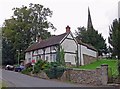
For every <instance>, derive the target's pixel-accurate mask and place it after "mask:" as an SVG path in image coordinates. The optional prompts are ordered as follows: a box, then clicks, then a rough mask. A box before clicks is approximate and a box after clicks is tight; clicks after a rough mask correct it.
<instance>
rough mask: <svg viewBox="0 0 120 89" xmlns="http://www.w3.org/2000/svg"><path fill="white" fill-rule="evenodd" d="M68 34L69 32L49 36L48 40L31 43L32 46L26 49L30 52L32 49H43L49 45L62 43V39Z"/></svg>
mask: <svg viewBox="0 0 120 89" xmlns="http://www.w3.org/2000/svg"><path fill="white" fill-rule="evenodd" d="M67 34H68V33H64V34H61V35H57V36H53V37H50V38H48V39H46V40H42V41H41V42H36V43H34V44H33V45H31V46H30V47H28V48H27V49H26V50H25V51H26V52H29V51H32V50H36V49H41V48H45V47H48V46H52V45H56V44H60V41H61V40H62V39H63V38H64V37H65V36H66V35H67Z"/></svg>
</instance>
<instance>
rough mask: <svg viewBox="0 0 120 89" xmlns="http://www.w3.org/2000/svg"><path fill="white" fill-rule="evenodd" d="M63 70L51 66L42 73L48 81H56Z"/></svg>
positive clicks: (59, 67)
mask: <svg viewBox="0 0 120 89" xmlns="http://www.w3.org/2000/svg"><path fill="white" fill-rule="evenodd" d="M64 70H65V68H64V67H61V66H52V67H51V68H50V69H45V70H44V72H45V73H46V74H47V76H48V77H49V78H50V79H57V78H59V77H61V76H62V74H63V73H64Z"/></svg>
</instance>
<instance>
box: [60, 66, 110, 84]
mask: <svg viewBox="0 0 120 89" xmlns="http://www.w3.org/2000/svg"><path fill="white" fill-rule="evenodd" d="M61 80H62V81H71V82H74V83H80V84H90V85H106V84H107V81H108V66H107V65H101V67H100V68H96V69H95V70H80V69H67V70H66V71H65V72H64V73H63V75H62V77H61Z"/></svg>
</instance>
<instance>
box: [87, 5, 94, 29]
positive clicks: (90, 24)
mask: <svg viewBox="0 0 120 89" xmlns="http://www.w3.org/2000/svg"><path fill="white" fill-rule="evenodd" d="M88 29H93V24H92V19H91V15H90V9H89V7H88V22H87V30H88Z"/></svg>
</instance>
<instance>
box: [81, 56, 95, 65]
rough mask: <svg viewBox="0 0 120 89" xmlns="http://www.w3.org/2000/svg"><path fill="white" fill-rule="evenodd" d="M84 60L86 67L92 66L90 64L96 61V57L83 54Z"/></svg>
mask: <svg viewBox="0 0 120 89" xmlns="http://www.w3.org/2000/svg"><path fill="white" fill-rule="evenodd" d="M83 59H84V65H86V64H90V63H92V62H94V61H96V57H92V56H89V55H86V54H83Z"/></svg>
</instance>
